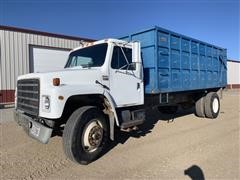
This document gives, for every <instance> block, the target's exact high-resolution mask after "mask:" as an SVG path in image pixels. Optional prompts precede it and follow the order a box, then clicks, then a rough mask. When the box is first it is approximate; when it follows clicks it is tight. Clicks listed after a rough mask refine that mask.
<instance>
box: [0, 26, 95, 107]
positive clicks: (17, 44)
mask: <svg viewBox="0 0 240 180" xmlns="http://www.w3.org/2000/svg"><path fill="white" fill-rule="evenodd" d="M81 41H85V42H91V41H93V40H91V39H87V38H79V37H73V36H66V35H59V34H53V33H47V32H40V31H34V30H28V29H22V28H16V27H9V26H1V25H0V104H1V103H9V102H13V101H14V89H15V85H16V79H17V76H19V75H22V74H26V73H30V72H43V71H49V70H57V69H61V68H63V67H64V65H65V63H66V60H67V56H68V53H69V51H70V50H71V49H73V48H75V47H78V46H80V44H81Z"/></svg>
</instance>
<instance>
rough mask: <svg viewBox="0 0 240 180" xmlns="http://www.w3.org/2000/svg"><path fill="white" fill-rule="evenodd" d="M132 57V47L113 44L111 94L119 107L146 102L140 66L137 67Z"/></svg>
mask: <svg viewBox="0 0 240 180" xmlns="http://www.w3.org/2000/svg"><path fill="white" fill-rule="evenodd" d="M132 57H133V56H132V48H129V47H122V46H116V45H115V46H113V51H112V59H111V62H110V68H109V73H110V78H109V80H110V94H111V96H112V97H113V99H114V101H115V103H116V105H117V107H124V106H134V105H141V104H143V102H144V98H143V96H144V95H143V93H144V92H143V80H142V78H141V77H139V74H140V73H139V71H140V68H137V67H136V63H134V62H133V61H132ZM141 70H142V69H141Z"/></svg>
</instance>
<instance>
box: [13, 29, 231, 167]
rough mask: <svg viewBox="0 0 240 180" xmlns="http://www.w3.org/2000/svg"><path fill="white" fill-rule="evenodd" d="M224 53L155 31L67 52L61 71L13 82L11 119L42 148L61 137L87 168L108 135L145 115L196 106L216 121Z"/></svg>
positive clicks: (223, 83) (71, 156) (201, 114)
mask: <svg viewBox="0 0 240 180" xmlns="http://www.w3.org/2000/svg"><path fill="white" fill-rule="evenodd" d="M226 59H227V54H226V49H224V48H221V47H217V46H214V45H212V44H208V43H205V42H203V41H200V40H197V39H193V38H190V37H187V36H184V35H181V34H178V33H175V32H172V31H169V30H166V29H163V28H160V27H153V28H151V29H148V30H144V31H140V32H137V33H132V34H130V35H127V36H124V37H121V38H119V39H103V40H99V41H96V42H93V43H89V44H85V45H83V46H81V47H78V48H76V49H74V50H72V51H71V52H70V54H69V57H68V60H67V62H66V65H65V68H64V69H63V70H60V71H54V72H45V73H32V74H26V75H22V76H19V77H18V80H17V88H16V99H15V103H16V106H15V110H14V115H15V120H16V121H17V122H18V124H19V125H21V126H22V127H23V128H24V130H25V131H26V133H27V134H28V135H29V136H30V137H32V138H34V139H36V140H38V141H40V142H42V143H47V142H48V141H49V139H50V138H51V137H52V136H54V134H56V133H57V132H58V133H61V132H62V139H63V147H64V152H65V154H66V156H67V157H68V158H69V159H71V160H72V161H74V162H77V163H80V164H88V163H90V162H92V161H94V160H96V159H97V158H98V157H99V156H100V155H101V153H102V152H103V151H104V149H105V148H106V147H107V145H108V144H109V142H111V141H109V140H112V141H113V140H114V135H115V130H116V129H117V130H119V129H120V130H126V129H131V128H133V127H136V126H138V125H140V124H143V123H148V122H147V121H145V119H146V115H145V111H146V109H147V108H152V107H158V108H159V110H160V111H163V112H165V113H166V112H168V113H174V112H175V111H176V109H177V108H176V107H179V106H184V107H185V106H190V107H191V106H195V109H196V112H195V114H196V115H197V116H199V117H205V118H217V116H218V114H219V110H220V98H219V95H218V94H219V92H220V91H221V89H223V88H224V87H225V86H226V83H227V80H226V79H227V78H226V71H227V67H226Z"/></svg>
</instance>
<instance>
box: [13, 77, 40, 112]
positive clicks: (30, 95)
mask: <svg viewBox="0 0 240 180" xmlns="http://www.w3.org/2000/svg"><path fill="white" fill-rule="evenodd" d="M39 87H40V86H39V80H38V79H22V80H19V81H18V82H17V109H19V110H22V111H24V112H26V113H28V114H30V115H35V116H37V115H38V112H39V94H40V92H39V91H40V88H39Z"/></svg>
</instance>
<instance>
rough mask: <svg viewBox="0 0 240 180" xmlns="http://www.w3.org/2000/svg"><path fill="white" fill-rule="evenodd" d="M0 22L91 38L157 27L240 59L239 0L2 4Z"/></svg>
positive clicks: (23, 0)
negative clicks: (216, 46)
mask: <svg viewBox="0 0 240 180" xmlns="http://www.w3.org/2000/svg"><path fill="white" fill-rule="evenodd" d="M0 24H2V25H9V26H17V27H23V28H30V29H35V30H40V31H47V32H53V33H60V34H66V35H73V36H80V37H85V38H93V39H102V38H108V37H119V36H122V35H125V34H129V33H132V32H136V31H139V30H142V29H147V28H149V27H152V26H154V25H158V26H160V27H163V28H166V29H169V30H172V31H175V32H178V33H181V34H184V35H187V36H190V37H194V38H196V39H200V40H202V41H206V42H209V43H212V44H215V45H218V46H220V47H224V48H227V49H228V58H229V59H235V60H240V37H239V36H240V0H182V1H181V0H148V1H144V0H115V1H114V0H103V1H100V0H98V1H97V0H78V1H75V0H69V1H67V0H48V1H47V0H35V1H34V0H0Z"/></svg>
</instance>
